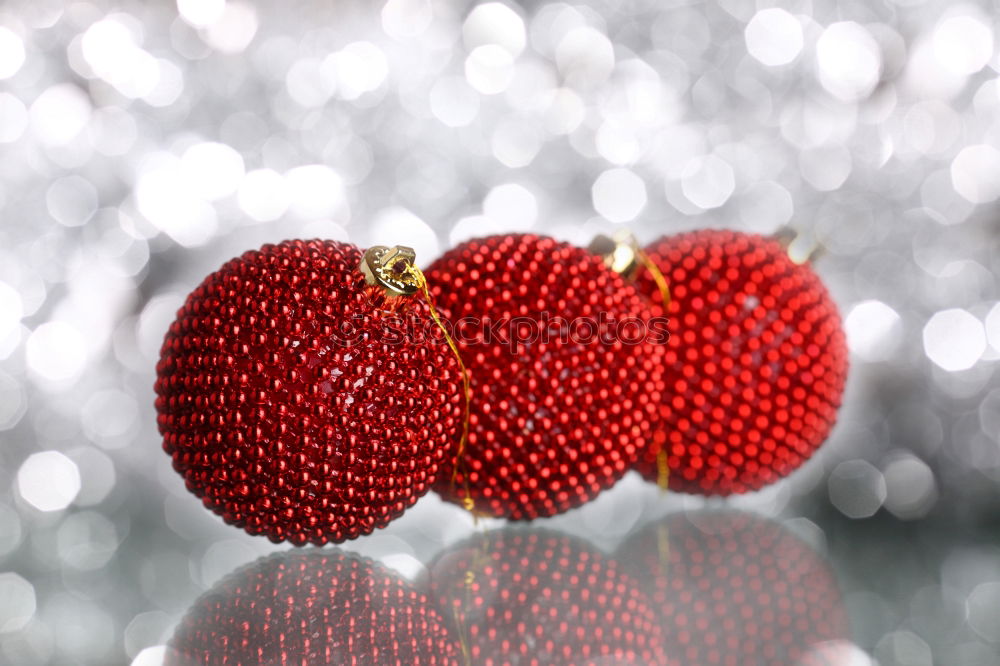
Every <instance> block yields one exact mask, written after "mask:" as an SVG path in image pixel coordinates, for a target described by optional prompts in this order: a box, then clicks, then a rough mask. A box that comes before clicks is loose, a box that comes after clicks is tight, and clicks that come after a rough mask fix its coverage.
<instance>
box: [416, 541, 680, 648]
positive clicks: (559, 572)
mask: <svg viewBox="0 0 1000 666" xmlns="http://www.w3.org/2000/svg"><path fill="white" fill-rule="evenodd" d="M428 583H429V595H430V597H431V599H432V600H434V601H437V602H438V604H439V608H440V610H441V613H442V615H444V616H445V618H446V619H447V620H448V621H449V622H450V623H451V625H452V628H453V634H455V635H456V636H457V638H458V641H459V642H460V644H461V645H462V646H463V650H465V651H467V654H468V656H469V662H470V663H473V664H524V665H526V666H527V665H529V664H531V665H545V666H555V665H560V664H567V665H568V664H579V665H582V664H662V663H664V659H663V653H662V651H661V648H660V646H661V645H662V641H661V639H660V636H659V626H658V623H657V620H656V616H655V615H654V614H653V612H652V610H651V609H650V606H649V604H648V602H647V601H646V597H645V596H644V595H643V593H642V590H641V589H640V587H639V585H638V584H637V583H636V581H635V580H633V579H632V578H630V577H629V576H627V575H625V574H624V573H623V572H622V570H621V568H620V567H619V566H618V564H617V563H616V562H615V561H614V560H612V559H610V558H608V557H606V556H604V555H601V554H600V553H598V552H596V551H595V550H593V549H591V548H589V547H587V546H586V545H584V544H583V543H582V542H580V541H577V540H576V539H572V538H570V537H566V536H562V535H559V534H557V533H554V532H546V531H542V530H497V531H493V532H488V533H486V534H483V535H481V536H477V537H475V538H473V539H470V540H468V541H465V542H463V543H461V544H458V545H457V546H455V547H453V548H451V549H450V550H449V551H447V552H446V553H445V554H444V555H442V556H440V557H439V558H438V560H437V561H436V562H435V563H434V564H433V565H432V566H431V567H430V572H429V581H428Z"/></svg>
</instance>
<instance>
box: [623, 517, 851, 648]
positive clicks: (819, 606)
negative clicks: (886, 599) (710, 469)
mask: <svg viewBox="0 0 1000 666" xmlns="http://www.w3.org/2000/svg"><path fill="white" fill-rule="evenodd" d="M618 560H619V561H620V562H621V564H622V567H623V568H624V569H625V570H626V571H627V572H628V573H629V574H631V575H632V576H634V577H635V578H636V579H637V580H639V581H642V583H643V590H644V591H645V592H646V594H647V595H649V599H650V601H651V602H652V605H653V608H654V609H655V610H656V617H657V618H658V621H659V622H660V623H661V627H660V628H661V636H662V640H663V641H664V646H665V648H666V650H667V657H668V659H667V660H666V661H658V662H656V663H658V664H666V665H667V666H743V665H744V664H755V665H757V666H788V664H802V666H819V665H820V664H839V663H844V662H843V661H842V660H838V659H833V658H830V657H831V656H832V655H831V652H833V653H835V652H836V649H837V645H838V644H837V643H836V642H835V641H844V640H847V639H848V638H849V635H850V632H849V623H848V619H847V612H846V610H845V608H844V605H843V601H842V598H841V594H840V588H839V586H838V585H837V580H836V578H835V576H834V575H833V572H832V570H831V569H830V566H829V565H828V564H827V563H826V562H825V561H824V560H823V559H822V558H821V557H820V556H819V555H817V554H816V553H815V552H814V551H813V550H812V549H811V548H810V547H809V546H807V545H806V544H805V543H803V542H802V541H800V540H799V539H798V538H797V537H795V536H794V535H792V534H791V533H789V532H788V531H787V530H786V529H784V528H783V527H781V526H780V525H778V524H776V523H774V522H772V521H770V520H766V519H764V518H760V517H757V516H753V515H751V514H746V513H741V512H737V511H700V512H694V513H691V514H676V515H672V516H668V517H667V518H665V519H664V520H662V521H661V522H659V523H654V524H652V525H650V526H648V527H646V528H645V529H643V530H642V531H641V532H639V533H638V534H636V535H635V536H633V537H631V538H630V539H628V540H627V541H625V542H624V543H623V544H622V545H621V547H620V548H619V551H618ZM828 641H829V643H826V642H828ZM824 643H826V644H825V645H824ZM840 645H843V644H842V643H841V644H840Z"/></svg>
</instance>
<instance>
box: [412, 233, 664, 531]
mask: <svg viewBox="0 0 1000 666" xmlns="http://www.w3.org/2000/svg"><path fill="white" fill-rule="evenodd" d="M427 277H428V280H429V283H430V284H431V285H432V286H433V294H434V299H435V302H436V303H438V304H439V305H440V306H441V309H442V311H443V312H446V313H447V314H448V315H450V319H451V322H452V324H453V325H455V327H456V334H457V335H456V337H457V338H458V344H459V347H460V349H461V353H462V355H463V357H464V359H465V362H466V363H467V364H468V366H469V370H470V372H471V376H472V406H471V407H472V417H471V428H470V432H469V438H468V444H467V446H466V449H465V452H464V455H463V456H462V458H461V460H460V462H459V465H458V470H457V476H456V478H455V479H454V480H452V479H451V478H450V477H451V475H450V474H444V475H442V476H441V477H439V481H438V483H437V485H436V486H435V488H436V490H438V491H439V492H440V493H441V494H442V495H444V496H445V497H446V498H447V499H450V500H452V501H456V502H460V501H461V498H463V497H468V496H471V497H472V499H473V500H474V502H475V508H476V510H478V511H482V512H484V513H487V514H490V515H494V516H506V517H509V518H512V519H532V518H537V517H540V516H551V515H553V514H556V513H560V512H562V511H566V510H567V509H570V508H572V507H575V506H578V505H580V504H582V503H584V502H586V501H588V500H590V499H592V498H593V497H594V496H596V495H597V494H598V493H600V492H601V491H602V490H604V489H606V488H608V487H610V486H612V485H613V484H614V483H615V482H616V481H618V479H620V478H621V477H622V476H623V475H624V474H625V472H626V471H627V470H628V469H629V467H630V466H631V465H633V464H634V462H635V461H636V460H637V458H638V457H639V455H640V454H641V453H642V452H643V451H644V450H645V449H646V448H647V447H648V446H649V445H650V442H651V440H652V437H653V434H654V433H653V430H654V423H653V421H654V417H655V414H656V410H657V409H658V405H659V403H660V401H661V397H660V391H661V388H662V379H661V374H660V373H661V372H662V368H663V358H664V352H665V348H664V347H663V345H661V344H655V343H654V342H652V341H651V338H652V337H653V333H652V332H650V333H651V334H650V336H649V337H643V338H642V339H641V341H640V340H639V338H640V336H642V335H643V334H644V333H646V332H648V331H647V330H646V327H647V325H648V321H649V319H650V317H651V309H650V305H649V304H648V302H646V299H644V298H643V297H642V296H641V295H640V294H639V292H638V291H636V289H635V287H633V286H631V285H629V284H627V283H626V282H625V281H624V280H623V279H622V278H621V277H620V276H619V275H618V274H616V273H615V272H613V271H612V270H610V269H609V268H607V267H606V266H604V264H603V263H602V262H601V260H600V259H599V258H597V257H595V256H593V255H591V254H590V253H588V252H587V251H585V250H582V249H579V248H576V247H573V246H571V245H569V244H567V243H561V242H558V241H555V240H553V239H551V238H545V237H539V236H532V235H510V236H493V237H489V238H484V239H480V240H474V241H469V242H467V243H463V244H462V245H459V246H458V247H456V248H455V249H453V250H451V251H450V252H448V253H447V254H445V255H444V256H443V257H441V258H440V259H439V260H437V261H436V262H434V263H433V264H432V265H431V267H430V269H428V271H427ZM480 322H482V323H480ZM490 336H499V339H496V338H494V339H490ZM546 337H547V339H545V338H546ZM623 340H624V341H623Z"/></svg>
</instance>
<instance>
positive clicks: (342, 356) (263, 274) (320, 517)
mask: <svg viewBox="0 0 1000 666" xmlns="http://www.w3.org/2000/svg"><path fill="white" fill-rule="evenodd" d="M404 250H406V248H393V250H388V249H386V248H373V249H372V250H369V254H366V255H364V256H365V260H366V262H368V260H369V259H372V258H373V257H374V259H372V261H375V260H376V259H385V260H386V261H390V260H391V262H392V263H389V264H387V265H385V266H383V265H382V264H379V263H377V261H375V263H374V264H370V263H366V264H365V266H366V267H367V268H366V270H367V271H368V274H369V277H367V278H366V275H365V274H363V272H362V271H361V270H360V269H359V266H360V265H361V262H362V252H361V250H359V249H358V248H356V247H354V246H353V245H347V244H344V243H337V242H334V241H318V240H317V241H286V242H284V243H281V244H280V245H266V246H264V247H263V248H261V249H260V250H254V251H250V252H247V253H245V254H244V255H243V256H241V257H239V258H237V259H233V260H232V261H230V262H228V263H227V264H226V265H225V266H223V267H222V268H221V269H219V270H218V271H216V272H215V273H212V274H211V275H209V276H208V277H207V278H205V280H204V282H202V283H201V285H200V286H199V287H198V288H197V289H195V290H194V291H193V292H192V293H191V294H190V295H189V296H188V298H187V302H186V303H185V304H184V306H183V307H182V308H181V309H180V311H179V312H178V313H177V319H176V321H174V323H173V324H172V325H171V327H170V330H169V332H168V333H167V336H166V340H165V341H164V343H163V349H162V350H161V352H160V355H161V359H160V362H159V364H158V365H157V380H156V394H157V399H156V409H157V411H158V413H159V415H158V424H159V428H160V432H161V433H162V434H163V448H164V449H165V450H166V452H167V453H169V454H170V455H171V456H172V457H173V463H174V468H175V469H176V470H177V471H178V472H179V473H180V474H181V475H183V476H184V479H185V481H186V483H187V487H188V489H189V490H191V491H192V492H193V493H195V494H196V495H198V496H199V497H200V498H201V499H202V501H203V503H204V504H205V506H206V507H208V508H209V509H211V510H212V511H214V512H215V513H217V514H219V515H220V516H222V518H223V520H225V521H226V522H227V523H230V524H233V525H236V526H238V527H242V528H244V529H245V530H246V531H247V532H249V533H251V534H264V535H266V536H268V537H269V538H270V539H271V540H272V541H282V540H286V539H287V540H288V541H291V542H292V543H294V544H296V545H301V544H305V543H307V542H312V543H314V544H324V543H327V542H328V541H335V542H337V541H343V540H345V539H353V538H355V537H357V536H359V535H362V534H368V533H370V532H371V531H373V530H374V529H375V528H377V527H384V526H385V525H386V524H387V523H388V522H389V521H391V520H392V519H393V518H396V517H397V516H399V515H400V514H402V513H403V511H404V510H405V509H406V508H407V507H409V506H411V505H412V504H413V503H414V502H416V501H417V499H418V498H419V497H420V496H422V495H423V494H424V493H425V492H427V490H428V489H429V488H430V487H431V484H432V483H433V482H434V480H435V479H436V478H437V476H438V473H439V471H440V469H441V467H442V465H443V464H444V463H445V462H446V461H447V460H449V459H450V458H453V457H454V455H455V451H456V447H457V445H458V440H459V428H460V426H461V422H462V413H463V408H464V401H465V397H464V395H463V392H462V390H461V388H460V387H461V375H460V371H459V367H458V361H457V359H456V357H455V356H454V354H453V353H452V352H451V351H450V350H449V348H448V347H447V345H446V344H445V343H444V341H443V340H442V339H441V338H440V337H439V336H438V337H435V336H426V335H421V336H409V335H405V333H406V332H407V330H410V329H407V328H404V326H415V327H417V330H420V331H428V330H431V329H433V326H434V325H433V323H431V319H430V317H429V310H428V305H427V303H426V302H425V301H424V300H423V298H422V297H421V296H420V295H419V294H416V293H415V291H416V288H415V286H414V284H413V280H411V275H410V273H408V272H405V269H406V268H407V267H408V266H410V265H411V263H412V258H413V257H412V251H409V254H406V253H405V252H404ZM401 252H403V254H400V253H401ZM372 265H374V266H375V268H376V270H377V271H381V272H382V274H383V277H384V279H385V280H387V282H385V284H388V285H390V286H394V288H395V289H394V290H390V289H389V288H388V287H386V286H385V284H383V283H381V282H379V283H378V284H376V285H374V286H373V285H370V284H369V281H372V280H373V279H374V278H371V277H370V276H371V266H372ZM394 271H395V272H396V273H394ZM390 291H393V293H396V294H397V295H390V293H389V292H390Z"/></svg>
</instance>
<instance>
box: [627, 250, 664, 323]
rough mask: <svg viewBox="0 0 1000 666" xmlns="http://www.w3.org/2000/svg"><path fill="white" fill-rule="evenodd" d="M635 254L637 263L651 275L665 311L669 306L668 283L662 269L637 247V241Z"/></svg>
mask: <svg viewBox="0 0 1000 666" xmlns="http://www.w3.org/2000/svg"><path fill="white" fill-rule="evenodd" d="M633 240H634V239H633ZM635 256H636V259H638V260H639V263H640V264H642V267H643V268H645V269H646V270H647V271H649V274H650V275H652V276H653V282H655V283H656V288H657V289H659V290H660V299H661V300H662V301H663V310H664V313H666V309H667V308H668V307H670V284H669V283H668V282H667V278H666V276H665V275H663V271H661V270H660V267H659V266H657V265H656V262H655V261H653V259H652V257H650V256H649V255H648V254H646V251H645V250H643V249H642V248H641V247H639V243H636V244H635Z"/></svg>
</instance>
